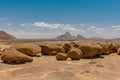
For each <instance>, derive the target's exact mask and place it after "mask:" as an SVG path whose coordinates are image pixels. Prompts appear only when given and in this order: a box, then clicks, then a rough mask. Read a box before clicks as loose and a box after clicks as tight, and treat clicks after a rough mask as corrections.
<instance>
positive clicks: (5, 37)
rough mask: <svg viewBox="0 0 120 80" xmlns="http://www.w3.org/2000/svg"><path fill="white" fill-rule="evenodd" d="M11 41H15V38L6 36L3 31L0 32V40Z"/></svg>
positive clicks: (9, 35)
mask: <svg viewBox="0 0 120 80" xmlns="http://www.w3.org/2000/svg"><path fill="white" fill-rule="evenodd" d="M12 39H16V37H14V36H13V35H11V34H8V33H7V32H5V31H0V40H12Z"/></svg>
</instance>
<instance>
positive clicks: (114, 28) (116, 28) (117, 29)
mask: <svg viewBox="0 0 120 80" xmlns="http://www.w3.org/2000/svg"><path fill="white" fill-rule="evenodd" d="M112 29H113V30H116V31H119V30H120V25H118V26H112Z"/></svg>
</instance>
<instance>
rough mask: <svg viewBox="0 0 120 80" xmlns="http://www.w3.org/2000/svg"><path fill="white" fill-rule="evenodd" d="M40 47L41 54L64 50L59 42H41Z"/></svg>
mask: <svg viewBox="0 0 120 80" xmlns="http://www.w3.org/2000/svg"><path fill="white" fill-rule="evenodd" d="M40 47H41V48H42V54H44V55H56V54H58V53H59V52H63V53H64V52H65V50H64V48H63V46H62V45H60V44H53V43H51V44H42V45H40Z"/></svg>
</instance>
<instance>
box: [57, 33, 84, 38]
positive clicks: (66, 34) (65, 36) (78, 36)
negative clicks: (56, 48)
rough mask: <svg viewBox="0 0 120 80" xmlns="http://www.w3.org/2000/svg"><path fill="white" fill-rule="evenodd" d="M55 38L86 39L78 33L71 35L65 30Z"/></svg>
mask: <svg viewBox="0 0 120 80" xmlns="http://www.w3.org/2000/svg"><path fill="white" fill-rule="evenodd" d="M55 39H59V40H74V39H86V38H85V37H83V36H82V35H80V34H78V35H77V36H73V35H71V34H70V33H69V32H66V33H65V34H62V35H60V36H57V37H56V38H55Z"/></svg>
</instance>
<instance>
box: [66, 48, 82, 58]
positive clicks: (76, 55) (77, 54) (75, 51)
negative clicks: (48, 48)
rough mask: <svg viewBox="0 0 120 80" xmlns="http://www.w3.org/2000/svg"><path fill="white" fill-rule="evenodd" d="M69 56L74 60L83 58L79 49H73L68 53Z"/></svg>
mask: <svg viewBox="0 0 120 80" xmlns="http://www.w3.org/2000/svg"><path fill="white" fill-rule="evenodd" d="M67 56H68V57H69V58H71V59H72V60H80V59H81V58H82V57H83V53H82V51H81V50H80V49H78V48H72V49H71V50H69V51H68V53H67Z"/></svg>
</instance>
